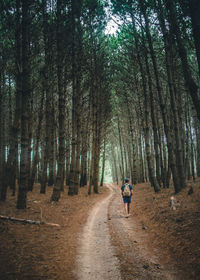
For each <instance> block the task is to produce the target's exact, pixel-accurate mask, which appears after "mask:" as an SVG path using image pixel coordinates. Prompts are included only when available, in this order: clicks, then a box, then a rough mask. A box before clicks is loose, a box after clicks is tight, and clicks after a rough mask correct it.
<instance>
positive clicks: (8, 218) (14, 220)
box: [0, 215, 60, 227]
mask: <svg viewBox="0 0 200 280" xmlns="http://www.w3.org/2000/svg"><path fill="white" fill-rule="evenodd" d="M0 219H1V220H6V221H12V222H20V223H25V224H32V225H48V226H54V227H60V225H59V224H54V223H45V222H42V221H33V220H28V219H20V218H14V217H7V216H2V215H0Z"/></svg>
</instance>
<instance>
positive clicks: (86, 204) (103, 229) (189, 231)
mask: <svg viewBox="0 0 200 280" xmlns="http://www.w3.org/2000/svg"><path fill="white" fill-rule="evenodd" d="M191 185H192V186H193V190H194V193H193V194H191V195H188V190H189V189H190V187H191ZM173 192H174V191H173V188H170V189H162V191H161V192H160V193H158V194H155V193H154V192H153V189H152V188H151V187H150V186H149V185H148V184H138V185H137V186H136V188H135V191H134V196H133V200H132V204H131V206H132V207H131V216H130V217H129V218H125V216H124V209H123V204H122V201H121V197H120V187H118V186H117V185H112V184H109V185H105V186H104V187H103V188H100V193H99V194H92V195H91V196H88V194H87V188H81V189H80V191H79V195H78V196H73V197H68V196H67V191H65V192H64V193H62V194H61V199H60V201H59V202H58V203H51V202H50V197H51V193H52V188H49V187H48V188H47V193H46V195H41V194H40V193H39V185H35V188H34V190H33V192H31V193H29V194H28V201H27V209H26V210H17V209H16V197H12V196H11V192H10V191H9V192H8V197H7V201H6V202H0V215H4V216H12V217H15V218H23V219H29V220H35V221H43V222H46V223H55V224H59V226H54V225H48V224H46V225H45V224H41V225H36V224H28V223H21V222H14V221H6V220H0V279H1V280H14V279H15V280H27V279H30V280H42V279H49V280H54V279H57V280H75V279H80V280H85V279H87V280H98V279H99V280H100V279H101V280H102V279H105V280H111V279H113V280H117V279H119V280H130V279H139V280H145V279H163V280H164V279H175V280H176V279H177V280H179V279H182V280H198V279H200V182H199V180H198V181H197V182H196V183H191V182H190V183H188V186H187V188H185V189H183V190H182V191H181V192H180V193H179V194H177V195H175V200H176V210H172V209H171V207H170V197H171V196H172V195H174V193H173Z"/></svg>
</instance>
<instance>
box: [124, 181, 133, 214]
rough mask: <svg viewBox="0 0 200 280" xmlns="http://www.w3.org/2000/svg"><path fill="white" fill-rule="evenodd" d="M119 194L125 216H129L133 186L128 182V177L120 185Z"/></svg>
mask: <svg viewBox="0 0 200 280" xmlns="http://www.w3.org/2000/svg"><path fill="white" fill-rule="evenodd" d="M121 195H122V198H123V202H124V209H125V215H126V216H125V217H126V218H128V217H129V216H130V204H131V196H132V195H133V186H132V185H130V184H129V179H128V178H126V179H125V184H124V185H123V186H122V187H121Z"/></svg>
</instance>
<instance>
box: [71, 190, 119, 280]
mask: <svg viewBox="0 0 200 280" xmlns="http://www.w3.org/2000/svg"><path fill="white" fill-rule="evenodd" d="M108 187H109V188H110V189H111V187H110V186H108ZM113 195H114V192H113V191H112V189H111V193H110V194H109V196H108V197H107V198H106V199H104V200H103V201H102V202H100V203H97V204H96V205H95V207H94V208H93V209H92V211H91V213H90V215H89V218H88V221H87V224H86V226H85V228H84V232H83V236H81V237H80V240H81V245H80V250H79V251H80V252H79V254H80V255H79V257H78V261H77V268H78V273H77V277H78V279H80V280H94V279H96V280H105V279H108V280H111V279H115V280H121V275H120V270H119V261H118V259H117V258H116V257H115V255H114V250H113V247H112V245H111V240H110V235H109V228H108V205H109V202H110V200H111V199H112V197H113Z"/></svg>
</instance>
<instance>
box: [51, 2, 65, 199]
mask: <svg viewBox="0 0 200 280" xmlns="http://www.w3.org/2000/svg"><path fill="white" fill-rule="evenodd" d="M62 9H64V6H63V2H62V0H58V1H57V86H58V96H59V99H58V106H59V116H58V122H59V153H58V171H57V176H56V183H55V185H54V188H53V193H52V196H51V200H52V201H58V200H59V199H60V191H61V190H62V189H63V184H64V164H65V137H64V136H65V94H64V90H63V45H62V24H63V22H62V13H61V11H62Z"/></svg>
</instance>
